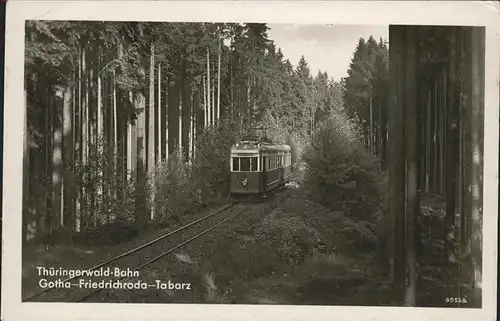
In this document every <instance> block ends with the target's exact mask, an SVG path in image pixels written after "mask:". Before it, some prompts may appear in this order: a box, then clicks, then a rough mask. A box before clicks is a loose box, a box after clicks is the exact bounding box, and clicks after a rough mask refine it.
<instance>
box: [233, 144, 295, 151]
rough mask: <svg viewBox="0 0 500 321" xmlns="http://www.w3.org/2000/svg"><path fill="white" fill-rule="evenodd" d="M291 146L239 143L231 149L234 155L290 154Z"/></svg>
mask: <svg viewBox="0 0 500 321" xmlns="http://www.w3.org/2000/svg"><path fill="white" fill-rule="evenodd" d="M290 150H291V148H290V146H288V145H284V144H278V145H277V144H270V143H262V142H239V143H237V144H235V145H233V146H232V147H231V152H232V153H258V152H260V151H262V152H277V153H279V152H283V153H284V152H289V151H290Z"/></svg>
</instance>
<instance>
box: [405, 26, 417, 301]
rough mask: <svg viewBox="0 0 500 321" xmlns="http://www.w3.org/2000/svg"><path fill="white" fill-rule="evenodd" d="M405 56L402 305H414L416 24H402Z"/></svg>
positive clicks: (415, 258)
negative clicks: (404, 276) (404, 280)
mask: <svg viewBox="0 0 500 321" xmlns="http://www.w3.org/2000/svg"><path fill="white" fill-rule="evenodd" d="M405 29H406V34H405V40H406V50H407V52H406V59H405V73H406V75H405V94H406V95H405V101H406V104H405V111H404V112H405V114H406V115H405V116H406V117H405V118H406V119H405V120H406V124H405V127H406V133H405V139H406V141H405V152H406V171H407V173H406V235H407V237H406V253H407V271H408V276H407V280H408V285H407V287H406V294H405V306H415V303H416V286H417V257H416V251H415V249H416V247H415V238H416V237H415V234H416V225H417V213H418V212H419V210H420V208H419V204H418V198H417V193H418V191H417V189H418V157H419V156H418V154H417V148H416V147H417V144H418V141H417V139H418V131H417V122H418V117H417V108H418V106H417V92H416V89H417V84H416V81H415V80H416V68H417V53H416V42H417V32H416V31H417V30H416V29H417V27H414V26H406V27H405Z"/></svg>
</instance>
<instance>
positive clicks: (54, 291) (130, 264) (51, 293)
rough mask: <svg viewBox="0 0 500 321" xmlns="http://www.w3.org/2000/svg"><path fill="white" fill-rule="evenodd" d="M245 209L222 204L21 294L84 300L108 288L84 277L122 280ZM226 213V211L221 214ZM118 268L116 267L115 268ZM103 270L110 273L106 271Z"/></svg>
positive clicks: (241, 206)
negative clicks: (53, 282) (90, 285)
mask: <svg viewBox="0 0 500 321" xmlns="http://www.w3.org/2000/svg"><path fill="white" fill-rule="evenodd" d="M244 210H245V206H244V205H243V204H239V203H238V202H233V203H231V204H227V205H224V206H222V207H220V208H218V209H217V210H215V211H214V212H212V213H210V214H208V215H206V216H204V217H202V218H200V219H197V220H195V221H193V222H191V223H189V224H186V225H184V226H182V227H180V228H177V229H175V230H173V231H170V232H167V233H166V234H164V235H162V236H160V237H158V238H156V239H154V240H151V241H149V242H147V243H145V244H142V245H140V246H138V247H135V248H133V249H131V250H129V251H126V252H124V253H121V254H119V255H117V256H115V257H113V258H111V259H108V260H106V261H104V262H101V263H99V264H97V265H95V266H93V267H91V268H88V269H85V270H81V271H83V272H84V275H74V276H72V277H67V278H66V279H63V280H60V282H59V286H57V287H50V288H44V289H42V290H41V291H38V292H35V293H33V294H31V295H29V296H27V297H26V298H23V302H26V301H32V300H33V299H35V298H38V299H37V302H40V301H42V302H44V301H47V302H84V301H86V300H88V299H89V298H91V297H92V296H94V295H95V294H97V293H98V292H101V291H106V290H109V289H106V288H100V287H98V288H90V289H89V288H88V286H87V285H85V282H87V281H86V279H87V280H88V279H90V278H91V279H92V282H97V283H99V282H101V281H113V282H114V281H120V280H123V279H124V278H128V277H130V276H131V275H134V274H135V273H138V271H139V270H141V269H143V268H144V267H146V266H148V265H150V264H152V263H154V262H156V261H158V260H160V259H162V258H164V257H165V256H167V255H169V254H171V253H173V252H174V251H176V250H178V249H180V248H181V247H183V246H185V245H186V244H188V243H190V242H192V241H194V240H196V239H198V238H200V237H201V236H203V235H205V234H207V233H208V232H210V231H211V230H213V229H215V228H216V227H218V226H220V225H222V224H223V223H225V222H227V221H229V220H230V219H232V218H234V217H236V216H238V215H240V214H241V213H242V212H244ZM225 213H229V214H227V215H225V216H224V214H225ZM221 215H222V216H224V217H223V218H222V219H220V218H219V219H218V220H217V218H218V217H220V216H221ZM212 220H213V221H214V222H211V224H210V227H209V228H205V229H201V230H200V228H198V229H197V228H196V227H199V225H200V223H201V222H207V221H212ZM193 229H194V230H195V231H194V232H188V230H189V231H191V230H193ZM180 232H183V233H180ZM181 234H182V235H181ZM186 234H190V235H191V236H190V237H188V238H185V237H183V236H184V235H186ZM172 238H176V239H177V242H176V241H172ZM169 241H171V242H169ZM179 241H180V242H179ZM171 244H175V245H171ZM148 247H153V250H151V251H149V252H151V253H148V254H146V253H145V252H146V251H142V250H143V249H145V248H148ZM166 247H168V249H165V248H166ZM133 254H134V255H133ZM112 264H114V265H115V266H114V267H113V268H111V265H112ZM118 266H120V267H121V268H119V267H118ZM117 268H118V270H116V269H117ZM106 271H107V272H109V273H106ZM117 274H118V275H117ZM110 275H113V276H114V277H113V278H110V277H109V276H110ZM82 286H83V289H82Z"/></svg>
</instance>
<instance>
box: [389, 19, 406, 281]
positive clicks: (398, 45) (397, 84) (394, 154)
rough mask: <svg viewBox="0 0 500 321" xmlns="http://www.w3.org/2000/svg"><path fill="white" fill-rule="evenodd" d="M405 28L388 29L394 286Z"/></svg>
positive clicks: (399, 255) (401, 271)
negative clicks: (389, 44)
mask: <svg viewBox="0 0 500 321" xmlns="http://www.w3.org/2000/svg"><path fill="white" fill-rule="evenodd" d="M404 31H405V27H404V26H392V25H391V26H390V27H389V35H390V39H391V40H390V43H391V50H390V53H389V55H390V58H389V59H390V63H389V66H390V79H391V82H392V83H391V89H392V91H393V92H392V94H391V103H390V111H389V113H388V115H389V140H388V144H389V146H388V161H389V162H390V163H389V166H388V167H389V215H390V217H391V222H390V224H391V225H392V224H393V226H394V230H393V235H394V239H393V242H392V245H393V248H394V253H393V263H392V266H393V267H392V273H391V274H392V279H393V282H394V283H395V284H396V285H404V283H405V257H406V253H405V217H404V213H405V202H404V200H405V158H404V151H405V144H404V141H405V140H404V137H405V131H404V126H403V124H404V106H405V101H404V88H403V86H402V84H404V68H403V66H404V61H403V57H404V39H405V34H404Z"/></svg>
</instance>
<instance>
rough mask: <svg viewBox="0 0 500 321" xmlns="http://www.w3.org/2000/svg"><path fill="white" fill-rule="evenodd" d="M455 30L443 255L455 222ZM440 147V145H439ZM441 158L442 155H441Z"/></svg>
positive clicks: (449, 248) (454, 33)
mask: <svg viewBox="0 0 500 321" xmlns="http://www.w3.org/2000/svg"><path fill="white" fill-rule="evenodd" d="M457 30H459V29H458V27H450V31H449V32H450V50H451V51H450V63H449V67H448V81H447V83H448V85H449V89H448V90H447V97H446V98H447V99H446V102H447V105H446V106H444V107H445V108H446V109H448V112H447V114H448V118H447V120H446V132H447V135H446V136H447V143H446V146H447V150H446V154H447V157H446V160H447V164H446V176H445V179H446V188H445V192H446V222H445V226H446V228H445V235H443V237H444V242H445V255H446V256H447V257H448V256H450V255H451V253H452V251H453V248H452V244H451V240H450V239H449V231H450V230H451V229H452V227H453V225H454V222H455V199H456V176H457V158H458V157H457V156H458V155H457V151H458V149H457V140H458V139H457V138H458V137H457V134H458V124H457V119H456V118H457V117H456V115H457V111H458V104H457V102H458V100H457V72H456V70H457V67H458V66H457ZM441 147H442V146H441ZM441 159H442V157H441Z"/></svg>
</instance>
